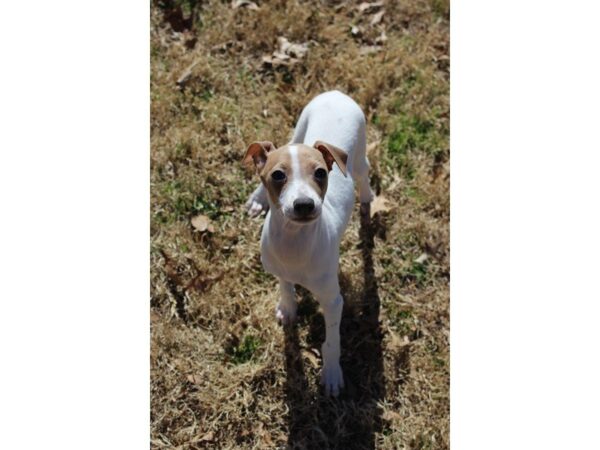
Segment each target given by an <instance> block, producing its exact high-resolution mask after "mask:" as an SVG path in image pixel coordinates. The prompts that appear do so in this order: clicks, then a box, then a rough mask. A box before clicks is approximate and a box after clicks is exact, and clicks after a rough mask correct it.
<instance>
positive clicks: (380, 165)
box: [150, 0, 450, 449]
mask: <svg viewBox="0 0 600 450" xmlns="http://www.w3.org/2000/svg"><path fill="white" fill-rule="evenodd" d="M151 24H152V28H151V62H152V68H151V99H152V103H151V145H152V148H151V230H150V232H151V249H150V252H151V271H152V273H151V312H150V321H151V330H152V331H151V406H152V409H151V446H152V448H154V449H166V448H169V449H170V448H179V449H196V448H224V449H227V448H231V449H233V448H299V449H300V448H306V449H326V448H332V449H333V448H339V449H372V448H380V449H396V448H398V449H404V448H405V449H447V448H448V447H449V373H450V371H449V227H448V225H449V214H450V213H449V163H448V160H449V141H448V135H449V106H448V104H449V59H448V52H449V42H448V39H449V37H448V31H449V6H448V2H447V1H445V0H406V1H399V2H396V1H391V0H384V1H382V2H373V3H371V4H368V5H367V4H366V3H360V2H349V1H326V0H322V1H316V0H310V1H271V2H267V1H260V0H257V1H256V2H255V3H253V2H249V1H239V0H238V1H234V2H233V3H229V2H222V1H221V2H219V1H197V0H183V1H181V0H162V1H160V0H159V1H154V2H153V3H152V5H151ZM280 37H283V38H285V39H286V40H282V39H278V38H280ZM330 89H339V90H341V91H343V92H345V93H347V94H349V95H350V96H352V97H353V98H354V99H355V100H356V101H357V102H358V104H359V105H361V107H362V108H363V110H364V112H365V114H366V117H367V120H368V142H369V151H368V156H369V159H370V161H371V164H372V171H371V183H372V186H373V188H374V190H375V191H376V193H377V195H378V198H377V199H376V201H375V204H374V206H373V211H372V212H373V213H374V214H373V217H372V218H371V219H370V220H366V219H364V218H363V219H362V220H361V218H360V215H359V211H358V209H359V208H358V204H357V205H356V209H355V212H354V215H353V219H352V221H351V224H350V226H349V228H348V230H347V231H346V234H345V235H344V238H343V241H342V244H341V263H340V280H341V286H342V294H343V296H344V299H345V305H344V312H343V318H342V324H341V339H342V357H341V365H342V368H343V370H344V374H345V379H346V384H347V387H346V389H345V390H344V391H343V393H342V395H341V396H340V397H339V398H338V399H331V398H327V397H325V396H324V395H323V393H322V390H321V388H320V386H319V370H320V366H321V357H320V353H319V349H320V344H321V342H322V340H323V338H324V330H323V319H322V316H321V314H320V312H319V310H318V305H317V304H316V303H315V301H314V300H313V299H312V298H311V295H310V294H309V293H308V292H306V291H303V290H301V289H300V290H299V299H300V307H299V320H298V323H297V324H296V326H294V327H288V328H286V329H284V328H282V327H280V326H278V325H277V323H276V321H275V315H274V311H275V305H276V303H277V283H276V280H275V279H274V278H273V277H272V276H270V275H268V274H266V273H265V272H264V271H263V269H262V267H261V264H260V259H259V236H260V229H261V226H262V223H263V221H264V218H263V217H261V218H256V219H251V218H249V217H248V216H247V215H246V214H245V212H244V210H243V204H244V202H245V200H246V198H247V196H248V195H249V194H250V192H251V191H252V189H253V188H254V187H255V186H256V184H257V178H256V176H255V175H254V174H253V173H252V171H251V170H248V169H246V168H245V167H243V165H242V164H241V159H242V156H243V154H244V151H245V149H246V147H247V145H248V144H249V143H251V142H253V141H255V140H271V141H273V142H274V143H275V144H276V145H283V144H284V143H286V142H287V140H288V139H289V137H290V136H291V133H292V130H293V127H294V125H295V122H296V120H297V118H298V116H299V114H300V111H301V109H302V107H303V106H304V105H305V104H306V103H307V102H308V101H309V100H310V99H311V98H312V97H313V96H315V95H316V94H318V93H320V92H323V91H326V90H330Z"/></svg>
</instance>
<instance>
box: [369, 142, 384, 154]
mask: <svg viewBox="0 0 600 450" xmlns="http://www.w3.org/2000/svg"><path fill="white" fill-rule="evenodd" d="M380 143H381V142H380V141H375V142H371V143H370V144H369V145H367V155H370V154H372V153H373V151H374V150H375V149H376V148H377V146H378V145H379V144H380Z"/></svg>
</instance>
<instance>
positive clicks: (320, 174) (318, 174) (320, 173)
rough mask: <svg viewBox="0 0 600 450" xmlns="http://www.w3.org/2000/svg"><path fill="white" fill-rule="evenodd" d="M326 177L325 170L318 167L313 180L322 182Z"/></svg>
mask: <svg viewBox="0 0 600 450" xmlns="http://www.w3.org/2000/svg"><path fill="white" fill-rule="evenodd" d="M326 176H327V171H326V170H325V169H323V168H322V167H319V168H318V169H317V170H315V178H316V179H317V180H324V179H325V177H326Z"/></svg>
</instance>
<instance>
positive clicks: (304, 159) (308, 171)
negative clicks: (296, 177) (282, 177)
mask: <svg viewBox="0 0 600 450" xmlns="http://www.w3.org/2000/svg"><path fill="white" fill-rule="evenodd" d="M296 147H297V153H298V161H299V163H300V164H299V165H300V176H301V177H302V178H303V179H304V180H305V181H306V182H307V183H309V184H310V186H311V187H312V188H313V189H314V190H315V192H316V193H317V194H319V197H321V199H323V198H325V193H326V192H327V178H328V177H327V172H328V171H329V170H328V167H327V162H326V161H325V159H324V158H323V155H322V154H321V152H319V151H318V150H316V149H315V148H313V147H310V146H308V145H304V144H296ZM317 169H324V170H325V171H326V172H325V173H326V174H325V176H324V177H322V178H319V177H317V176H316V175H315V172H316V171H317Z"/></svg>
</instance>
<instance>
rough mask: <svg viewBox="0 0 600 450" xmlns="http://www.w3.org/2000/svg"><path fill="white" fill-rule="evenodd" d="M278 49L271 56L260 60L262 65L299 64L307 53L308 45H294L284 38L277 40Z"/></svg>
mask: <svg viewBox="0 0 600 450" xmlns="http://www.w3.org/2000/svg"><path fill="white" fill-rule="evenodd" d="M277 45H278V46H279V48H278V49H277V50H275V51H274V52H273V53H272V54H271V55H265V56H263V58H262V61H263V64H264V65H268V66H273V67H277V66H291V65H294V64H297V63H299V62H300V60H301V59H302V58H304V56H305V55H306V53H307V52H308V44H306V43H304V44H294V43H292V42H290V41H288V40H287V39H286V38H285V37H283V36H280V37H278V38H277Z"/></svg>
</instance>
